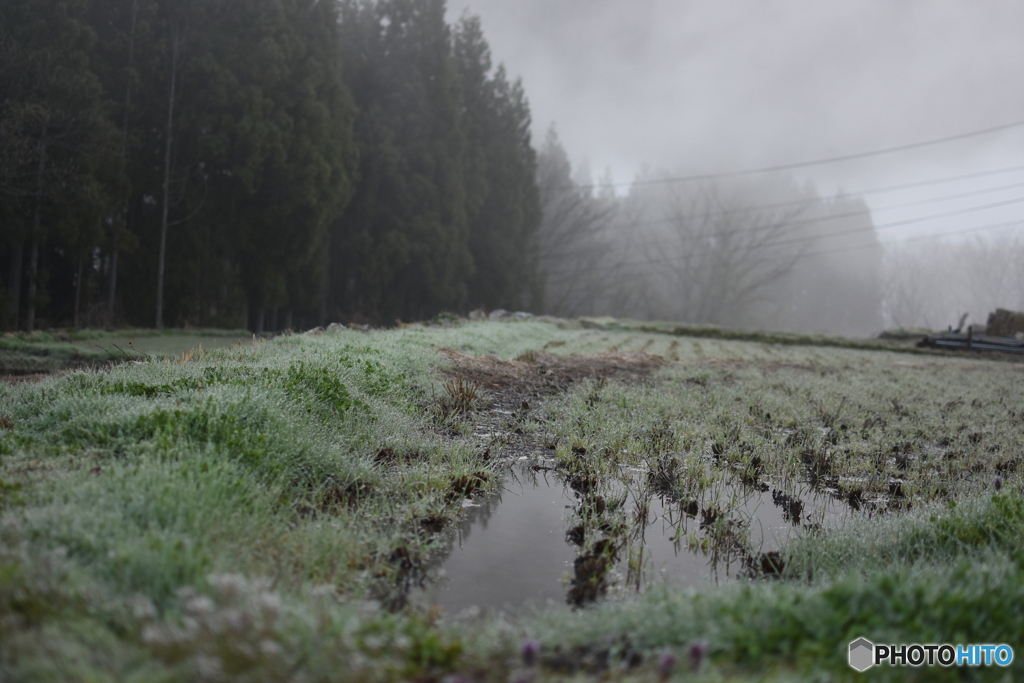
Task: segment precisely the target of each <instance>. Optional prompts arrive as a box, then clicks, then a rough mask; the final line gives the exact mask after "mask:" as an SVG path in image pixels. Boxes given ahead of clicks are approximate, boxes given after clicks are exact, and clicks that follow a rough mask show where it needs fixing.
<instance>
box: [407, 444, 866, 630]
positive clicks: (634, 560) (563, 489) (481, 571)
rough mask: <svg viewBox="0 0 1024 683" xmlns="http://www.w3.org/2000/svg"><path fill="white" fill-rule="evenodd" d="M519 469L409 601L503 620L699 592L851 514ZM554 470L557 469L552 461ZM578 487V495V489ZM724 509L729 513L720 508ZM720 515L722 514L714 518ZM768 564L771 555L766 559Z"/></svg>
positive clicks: (807, 496) (737, 494) (731, 493)
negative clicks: (587, 483)
mask: <svg viewBox="0 0 1024 683" xmlns="http://www.w3.org/2000/svg"><path fill="white" fill-rule="evenodd" d="M528 462H530V463H534V464H533V466H532V467H531V466H530V465H529V464H527V462H523V461H521V462H520V463H518V466H517V467H514V468H513V470H512V471H511V472H510V473H509V475H508V476H507V477H506V479H505V481H504V484H503V488H502V490H501V491H500V493H499V494H496V495H492V496H488V497H484V498H482V499H480V500H467V501H466V505H467V506H468V507H467V510H466V514H465V515H464V517H463V519H462V521H461V522H460V524H459V525H457V527H454V528H451V529H449V530H447V531H446V532H445V534H446V537H445V538H446V541H447V543H448V544H449V548H448V550H447V551H446V552H441V553H439V554H438V556H436V559H435V564H434V567H435V569H434V571H432V572H431V574H432V575H434V576H432V580H430V581H428V582H426V583H425V584H424V587H422V588H418V589H416V590H415V592H414V594H413V595H411V596H410V599H411V600H412V601H413V602H416V603H419V604H425V605H438V606H440V607H442V608H443V610H444V612H445V613H446V614H449V615H456V614H458V613H460V612H463V611H464V610H467V609H471V608H480V609H488V610H494V609H500V610H503V611H505V612H508V613H516V612H520V611H522V610H523V609H524V608H526V607H527V606H531V605H538V604H544V603H545V602H548V601H551V602H556V603H560V604H565V603H566V602H569V603H570V604H585V603H586V602H590V601H591V600H593V599H595V598H599V597H601V596H604V595H621V594H623V593H629V592H634V591H642V590H644V589H646V588H647V587H649V586H651V585H653V584H655V583H657V582H661V581H667V582H669V583H671V584H672V585H676V586H683V587H691V586H692V587H699V586H702V585H707V584H709V583H711V584H713V583H720V582H726V581H733V580H737V579H739V578H742V577H746V576H749V572H750V567H751V565H752V564H756V563H759V562H761V561H762V558H764V557H766V555H765V554H766V553H770V552H771V551H774V550H777V549H779V548H780V546H781V544H782V543H783V542H784V541H785V540H786V538H787V537H789V536H790V535H791V534H793V533H794V532H797V533H799V531H798V529H799V527H801V526H803V527H811V526H831V525H834V524H836V522H837V521H838V520H839V519H840V518H841V517H842V516H843V515H844V514H847V513H848V510H849V508H848V507H846V506H845V505H843V504H841V503H840V502H838V501H836V500H835V498H834V497H833V496H831V495H829V494H827V493H825V492H815V491H814V490H813V489H812V488H811V486H810V485H809V484H806V483H804V484H800V485H797V486H796V487H795V489H793V488H791V489H790V493H789V494H788V495H787V494H782V492H781V491H773V490H772V489H770V488H768V489H767V490H763V489H764V487H763V486H762V487H761V488H752V487H744V486H729V487H728V488H726V489H723V490H721V491H719V492H717V496H715V497H712V496H711V495H710V493H709V495H707V496H706V499H705V501H702V502H700V503H698V502H697V501H692V502H679V501H674V500H671V499H666V498H662V497H658V496H656V495H652V494H651V493H650V489H649V488H648V487H644V486H642V485H641V484H642V479H643V477H641V476H638V475H637V473H633V475H634V476H633V477H632V479H633V484H634V485H631V480H630V478H629V476H627V477H626V478H625V480H624V481H621V482H615V483H614V484H612V485H607V486H603V487H601V495H597V493H596V491H587V492H584V493H581V492H580V490H579V489H580V488H581V487H580V485H579V482H575V483H576V486H575V487H574V486H572V485H571V484H570V483H568V482H567V481H566V480H565V479H564V478H563V475H562V473H561V472H556V471H555V470H553V469H547V467H546V465H545V464H543V463H542V464H540V465H539V466H538V465H537V464H536V462H537V461H535V460H533V459H532V458H531V459H530V460H529V461H528ZM550 464H551V465H553V463H550ZM583 488H585V487H583ZM725 500H728V504H727V505H723V504H722V502H723V501H725ZM718 509H727V510H730V511H731V512H729V513H728V514H721V515H719V516H718V518H717V519H715V517H716V511H717V510H718ZM767 557H770V555H768V556H767Z"/></svg>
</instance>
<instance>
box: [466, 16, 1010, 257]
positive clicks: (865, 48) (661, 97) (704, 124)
mask: <svg viewBox="0 0 1024 683" xmlns="http://www.w3.org/2000/svg"><path fill="white" fill-rule="evenodd" d="M467 8H468V9H469V10H470V11H471V12H473V13H474V14H477V15H479V16H480V17H481V20H482V22H483V28H484V32H485V34H486V36H487V38H488V41H489V43H490V45H491V48H492V52H493V55H494V59H495V62H501V63H504V64H505V65H506V67H507V68H508V70H509V72H510V73H511V74H512V75H514V76H516V75H518V76H521V77H522V78H523V81H524V85H525V88H526V91H527V94H528V95H529V97H530V103H531V107H532V111H533V116H534V140H535V143H537V144H539V143H540V142H541V141H542V140H543V136H544V133H545V131H546V130H547V127H548V126H549V124H550V123H552V122H554V123H555V124H556V125H557V128H558V132H559V135H560V136H561V139H562V142H563V144H564V145H565V147H566V149H567V150H568V152H569V154H570V156H571V157H572V159H573V161H574V162H580V161H584V160H585V161H587V162H588V163H589V165H590V167H591V168H592V169H593V171H594V174H595V175H600V173H601V172H602V171H603V170H604V169H606V168H607V169H610V170H611V172H612V174H613V176H614V179H615V181H617V182H628V181H630V180H632V179H633V177H634V176H635V174H636V173H637V172H638V171H639V170H640V169H641V168H642V167H643V166H644V165H645V164H647V165H649V166H652V167H658V168H669V169H671V170H672V171H673V172H674V173H678V174H690V173H704V172H719V171H731V170H737V169H747V168H757V167H762V166H766V165H774V164H785V163H790V162H801V161H806V160H812V159H820V158H824V157H830V156H836V155H845V154H850V153H858V152H863V151H869V150H874V149H881V148H886V147H890V146H897V145H903V144H907V143H914V142H919V141H924V140H929V139H932V138H941V137H946V136H950V135H957V134H960V133H966V132H970V131H975V130H979V129H984V128H989V127H993V126H998V125H1002V124H1007V123H1013V122H1016V121H1024V87H1022V86H1021V80H1020V79H1021V71H1022V69H1021V67H1022V66H1024V2H1019V0H987V1H985V2H972V1H970V0H855V1H854V0H849V1H845V2H817V1H813V0H730V1H728V2H726V1H719V0H699V1H686V0H635V1H633V2H625V1H624V0H449V12H450V14H451V16H452V18H453V19H454V18H456V17H457V16H458V15H459V14H460V13H461V12H462V11H464V10H465V9H467ZM1013 166H1024V125H1022V126H1020V127H1016V128H1012V129H1010V130H1007V131H1004V132H1001V133H995V134H989V135H984V136H979V137H974V138H970V139H966V140H962V141H959V142H955V143H949V144H943V145H936V146H933V147H929V148H924V149H919V150H915V151H913V152H905V153H900V154H893V155H885V156H879V157H875V158H871V159H867V160H861V161H857V162H845V163H842V164H833V165H826V166H818V167H812V168H807V169H802V170H800V171H797V172H796V174H797V175H798V176H799V177H800V178H802V179H807V180H811V181H813V182H815V183H817V184H818V186H819V187H820V189H821V190H822V191H824V192H828V193H831V192H834V191H835V190H836V189H837V188H844V189H846V190H848V191H852V192H858V191H861V190H867V189H874V188H885V187H890V186H893V185H902V184H906V183H914V182H919V181H928V180H932V179H937V178H942V177H947V176H958V175H964V174H968V173H977V172H984V171H990V170H995V169H1001V168H1006V167H1013ZM1014 184H1022V185H1021V186H1019V187H1013V188H1007V189H1004V190H1000V191H993V192H986V193H984V194H978V195H975V196H972V197H965V198H952V199H945V200H943V201H936V202H934V203H927V204H922V205H920V206H915V207H908V208H904V209H900V210H890V211H883V210H882V209H883V208H884V207H888V206H892V205H896V204H903V203H907V202H914V201H922V200H927V201H930V200H938V199H942V198H944V197H947V198H948V197H950V195H956V194H961V193H965V192H973V191H980V190H990V189H994V188H998V187H1002V186H1006V185H1014ZM866 198H867V199H868V201H869V203H870V205H871V206H872V208H873V209H875V211H876V214H875V223H876V225H882V226H886V225H887V224H889V223H892V222H897V221H902V220H907V219H913V218H916V217H922V216H927V215H932V214H938V213H943V212H948V211H956V210H962V209H968V208H972V207H977V206H980V205H983V204H990V203H996V202H1006V201H1012V200H1014V199H1017V198H1024V169H1021V170H1017V171H1015V172H1011V173H1003V174H998V175H988V176H984V177H980V178H975V179H973V180H963V181H957V182H951V183H943V184H932V185H928V186H926V187H924V188H919V189H915V190H905V191H900V192H883V193H878V194H871V195H868V196H867V197H866ZM1018 219H1024V202H1021V203H1019V204H1009V205H1008V206H1005V207H1000V208H993V209H987V210H983V211H974V212H969V213H965V214H962V215H960V216H955V217H947V218H944V219H941V220H929V221H927V222H923V223H918V224H914V225H909V226H892V227H883V228H882V229H881V230H880V231H879V237H880V238H881V239H882V240H883V241H884V242H892V241H894V240H901V239H904V238H906V237H908V236H921V235H924V234H941V233H949V232H960V231H967V230H973V229H976V228H979V227H984V226H987V225H990V224H993V223H998V222H1003V221H1015V220H1018ZM1017 229H1018V230H1019V229H1021V228H1017ZM978 234H981V235H984V234H987V233H986V231H983V232H980V233H978Z"/></svg>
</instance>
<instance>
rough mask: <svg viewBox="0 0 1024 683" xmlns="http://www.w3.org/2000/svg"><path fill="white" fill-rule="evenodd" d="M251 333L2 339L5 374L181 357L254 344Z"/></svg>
mask: <svg viewBox="0 0 1024 683" xmlns="http://www.w3.org/2000/svg"><path fill="white" fill-rule="evenodd" d="M252 338H253V336H252V334H251V333H249V332H247V331H245V330H160V331H158V330H136V329H120V330H44V331H37V332H32V333H24V332H10V333H7V334H5V335H3V336H0V374H11V375H26V374H36V373H51V372H57V371H60V370H66V369H69V368H84V367H95V366H98V365H101V364H104V363H123V362H125V361H128V360H141V359H149V358H160V357H164V356H180V355H182V354H185V353H188V352H189V351H197V350H198V349H199V348H200V347H202V348H204V349H205V350H207V351H209V350H213V349H217V348H223V347H226V346H230V345H233V344H240V343H243V342H247V341H250V340H252Z"/></svg>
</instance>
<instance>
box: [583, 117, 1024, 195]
mask: <svg viewBox="0 0 1024 683" xmlns="http://www.w3.org/2000/svg"><path fill="white" fill-rule="evenodd" d="M1019 126H1024V120H1021V121H1014V122H1012V123H1005V124H1003V125H1000V126H990V127H989V128H982V129H979V130H973V131H970V132H967V133H958V134H956V135H947V136H945V137H941V138H932V139H931V140H922V141H920V142H911V143H908V144H904V145H895V146H893V147H883V148H880V149H873V150H870V151H866V152H854V153H852V154H841V155H838V156H833V157H823V158H820V159H811V160H808V161H796V162H791V163H786V164H774V165H771V166H760V167H756V168H747V169H742V170H735V171H719V172H716V173H698V174H694V175H687V176H676V177H669V178H656V179H655V178H652V179H650V180H633V181H632V182H621V183H605V184H600V183H597V184H591V185H578V186H576V187H578V188H580V189H587V188H590V189H593V188H600V187H625V186H632V185H654V184H664V183H689V182H695V181H698V180H714V179H716V178H734V177H738V176H744V175H757V174H760V173H773V172H775V171H790V170H793V169H797V168H808V167H810V166H823V165H826V164H835V163H839V162H843V161H854V160H856V159H866V158H868V157H875V156H883V155H886V154H895V153H898V152H906V151H909V150H912V149H920V148H922V147H930V146H932V145H941V144H944V143H947V142H955V141H956V140H964V139H967V138H972V137H978V136H981V135H988V134H989V133H997V132H999V131H1003V130H1009V129H1011V128H1017V127H1019Z"/></svg>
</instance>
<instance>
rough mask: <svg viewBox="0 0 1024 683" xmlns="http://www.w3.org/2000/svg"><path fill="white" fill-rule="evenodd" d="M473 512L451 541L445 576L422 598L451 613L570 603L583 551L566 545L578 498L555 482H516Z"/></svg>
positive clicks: (539, 479)
mask: <svg viewBox="0 0 1024 683" xmlns="http://www.w3.org/2000/svg"><path fill="white" fill-rule="evenodd" d="M478 502H479V507H475V508H471V509H469V510H468V511H467V512H468V513H469V514H467V515H465V518H464V519H463V520H462V522H461V523H460V524H459V525H458V527H457V528H456V529H454V530H452V531H450V532H449V533H451V535H452V539H451V543H452V549H451V553H450V554H449V555H448V557H447V558H446V559H445V561H444V563H443V564H442V565H441V569H442V572H443V576H442V578H441V579H440V580H439V581H437V582H435V583H434V584H433V585H430V586H428V587H427V588H426V589H425V591H424V595H423V596H416V597H417V598H420V597H422V598H423V599H424V600H425V601H427V602H429V603H431V604H439V605H441V606H443V607H444V608H445V611H446V612H448V613H449V614H455V613H457V612H460V611H462V610H463V609H465V608H467V607H471V606H473V605H476V606H479V607H498V608H502V609H505V610H506V611H515V610H516V609H518V608H520V607H521V606H522V605H523V604H525V603H527V602H533V603H537V602H544V601H546V600H554V601H556V602H564V601H565V587H564V586H563V584H562V578H563V575H565V574H566V573H567V572H568V571H569V570H570V569H571V567H572V561H573V558H574V557H575V555H576V553H575V552H574V551H573V548H572V547H571V546H569V545H567V544H566V542H565V523H566V520H567V519H568V517H569V515H570V514H571V513H572V510H571V508H572V507H573V503H574V501H573V499H572V497H571V496H568V495H566V492H565V488H564V487H563V486H562V484H561V483H560V482H558V481H556V480H555V479H554V477H549V478H547V479H546V478H544V477H536V478H534V477H520V478H518V479H516V478H513V477H509V478H508V479H506V480H505V483H504V487H503V490H502V491H501V492H500V494H498V495H493V496H489V497H487V498H484V499H483V500H481V501H478Z"/></svg>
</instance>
